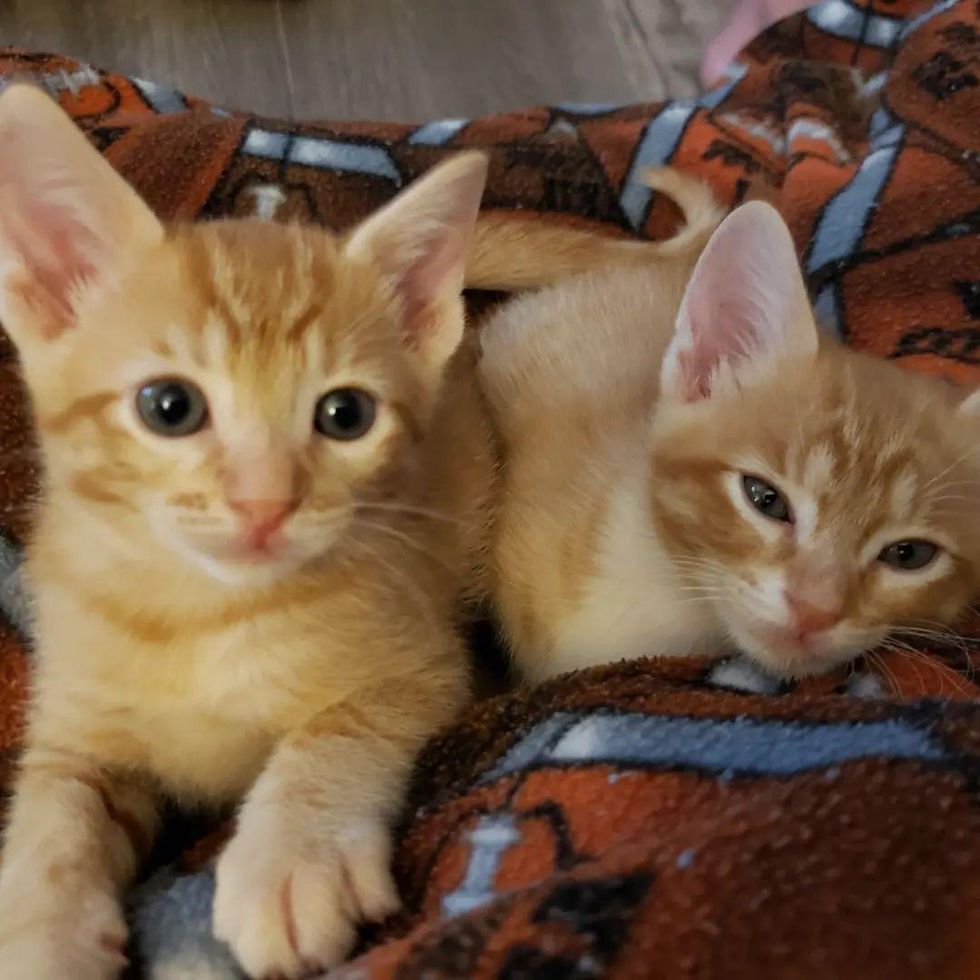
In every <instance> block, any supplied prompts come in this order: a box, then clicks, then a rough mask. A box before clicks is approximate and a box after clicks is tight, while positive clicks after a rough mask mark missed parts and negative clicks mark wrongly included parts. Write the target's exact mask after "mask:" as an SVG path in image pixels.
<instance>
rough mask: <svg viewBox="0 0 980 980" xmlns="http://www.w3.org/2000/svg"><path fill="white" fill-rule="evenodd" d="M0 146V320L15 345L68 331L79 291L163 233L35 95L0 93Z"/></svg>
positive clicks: (23, 89) (21, 89)
mask: <svg viewBox="0 0 980 980" xmlns="http://www.w3.org/2000/svg"><path fill="white" fill-rule="evenodd" d="M0 147H2V152H0V319H2V320H3V325H4V327H5V328H6V329H7V330H8V332H9V333H10V334H11V336H12V337H13V339H14V341H15V343H16V344H17V346H18V347H21V348H23V347H24V346H26V345H31V344H34V343H36V342H38V341H41V340H50V339H53V338H54V337H57V336H59V335H60V334H61V333H62V332H63V331H64V330H66V329H68V328H70V327H72V326H74V325H75V321H76V316H75V306H76V301H77V299H78V295H79V292H80V291H81V290H83V289H86V288H88V287H91V286H99V285H104V284H107V283H108V282H110V281H111V280H112V278H113V276H114V275H115V274H116V273H117V272H118V270H119V268H120V266H121V265H122V264H123V263H124V262H125V261H127V260H128V259H129V257H130V256H131V255H132V254H133V253H134V252H135V251H136V250H137V249H139V247H140V246H143V245H148V244H150V243H153V242H156V241H159V240H160V239H161V238H162V237H163V228H162V226H161V225H160V222H159V221H157V219H156V218H155V217H154V215H153V214H152V212H151V211H150V209H149V208H148V207H147V206H146V205H145V204H144V203H143V201H142V200H141V199H140V198H139V196H138V195H137V194H136V192H135V191H133V189H132V188H131V187H130V186H129V185H128V184H127V183H126V181H125V180H123V178H122V177H120V176H119V174H117V173H116V171H115V170H113V168H112V166H111V165H110V164H109V163H108V162H107V161H106V160H104V159H103V158H102V156H101V155H100V154H99V153H98V151H97V150H96V149H95V148H94V147H92V146H91V145H90V144H89V142H88V140H87V139H86V138H85V137H84V136H83V135H82V133H81V132H80V131H79V130H78V128H77V127H76V126H75V124H74V123H73V122H72V121H71V119H70V118H69V117H68V116H67V115H66V114H65V113H64V112H63V111H62V110H61V109H60V108H59V107H58V105H57V104H56V103H55V102H54V101H53V100H52V99H51V98H50V97H49V96H47V95H46V94H45V93H44V92H42V91H41V90H40V89H37V88H34V87H33V86H29V85H23V84H16V85H11V86H10V87H9V88H7V89H6V90H5V91H4V92H3V94H2V95H0Z"/></svg>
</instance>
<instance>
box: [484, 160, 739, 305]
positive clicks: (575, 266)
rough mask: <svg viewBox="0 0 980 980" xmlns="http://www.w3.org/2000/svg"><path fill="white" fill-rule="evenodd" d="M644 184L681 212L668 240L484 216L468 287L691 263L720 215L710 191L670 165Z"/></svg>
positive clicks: (647, 175) (536, 283) (541, 282)
mask: <svg viewBox="0 0 980 980" xmlns="http://www.w3.org/2000/svg"><path fill="white" fill-rule="evenodd" d="M642 179H643V183H644V184H646V186H647V187H650V188H651V189H652V190H655V191H658V192H660V193H662V194H666V195H667V196H668V197H669V198H671V200H673V201H674V203H675V204H677V206H678V207H679V208H680V210H681V213H682V214H683V217H684V224H683V225H682V226H681V228H680V230H679V231H678V232H677V234H676V235H674V236H673V237H671V238H668V239H666V240H665V241H660V242H641V241H632V240H622V239H615V238H608V237H606V236H605V235H602V234H599V233H597V232H591V231H580V230H578V229H575V228H567V227H564V228H563V227H556V226H555V225H552V224H550V223H549V222H547V221H546V220H541V219H540V218H531V217H527V218H525V217H520V216H517V215H515V214H513V213H512V212H498V213H494V212H490V213H486V212H484V213H483V214H481V216H480V219H479V221H478V222H477V225H476V233H475V236H474V239H473V246H472V248H471V250H470V254H469V259H468V261H467V266H466V285H467V286H468V287H469V288H472V289H500V290H505V291H511V290H517V289H536V288H540V287H543V286H549V285H551V284H552V283H554V282H557V281H558V280H560V279H564V278H567V277H568V276H573V275H577V274H579V273H583V272H588V271H590V270H592V269H596V268H599V267H601V266H606V265H645V264H648V263H655V262H657V261H660V260H664V259H670V260H672V261H676V260H677V259H681V260H684V259H686V260H688V261H690V262H691V263H692V264H693V262H694V260H695V259H697V257H698V255H700V253H701V250H702V249H703V248H704V246H705V244H706V243H707V241H708V239H709V238H710V237H711V233H712V232H713V231H714V230H715V228H716V227H717V226H718V224H719V223H720V222H721V219H722V218H723V217H724V216H725V210H724V208H723V207H722V206H721V205H720V204H719V203H718V201H717V199H716V198H715V196H714V193H713V192H712V190H711V188H710V187H709V186H708V185H707V184H706V183H704V182H703V181H702V180H700V179H698V178H696V177H691V176H690V175H688V174H685V173H682V172H681V171H679V170H675V169H672V168H670V167H662V168H657V169H649V170H647V171H645V172H644V174H643V178H642Z"/></svg>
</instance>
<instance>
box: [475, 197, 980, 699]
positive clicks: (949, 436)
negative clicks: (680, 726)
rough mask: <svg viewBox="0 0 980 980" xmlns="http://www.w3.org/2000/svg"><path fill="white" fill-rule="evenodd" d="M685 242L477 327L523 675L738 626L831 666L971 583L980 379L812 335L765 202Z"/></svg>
mask: <svg viewBox="0 0 980 980" xmlns="http://www.w3.org/2000/svg"><path fill="white" fill-rule="evenodd" d="M708 193H709V192H708V191H707V190H706V189H702V190H701V196H702V198H703V197H705V195H708ZM720 217H721V214H720V212H719V211H718V210H717V209H716V208H715V209H712V208H711V207H710V206H709V205H707V204H705V206H703V207H702V208H701V210H700V212H699V215H698V217H697V218H696V222H697V221H704V220H708V221H709V228H710V227H713V226H714V225H715V224H717V222H718V221H719V219H720ZM689 220H690V213H689ZM695 258H696V252H691V253H690V254H689V255H688V256H687V257H685V256H684V255H683V254H681V255H679V256H678V259H677V261H676V263H675V264H674V266H673V268H672V269H670V268H669V267H667V266H661V267H658V270H657V273H656V274H651V273H650V272H649V271H646V270H644V269H642V268H620V269H614V270H606V271H602V272H597V273H593V274H591V275H586V276H582V277H579V278H577V279H573V280H569V281H567V282H565V283H562V284H559V285H557V286H555V287H553V288H551V289H549V290H545V291H542V292H540V293H537V294H534V295H529V296H526V297H523V298H520V299H518V300H516V301H514V302H512V303H511V304H510V305H509V306H507V307H505V308H504V309H503V310H501V311H500V312H499V313H498V314H496V316H495V317H494V318H493V319H491V320H490V321H489V322H488V323H487V324H486V325H485V327H484V330H483V333H482V345H483V357H482V362H481V367H480V371H481V375H482V380H483V384H484V387H485V390H486V393H487V395H488V398H489V401H490V403H491V406H492V410H493V416H494V420H495V422H496V424H497V426H498V427H499V432H500V437H501V442H502V447H503V453H504V457H505V459H506V466H505V468H504V477H503V486H502V487H501V492H500V495H499V500H500V511H499V514H498V517H497V521H496V535H497V540H496V544H495V547H494V553H495V559H494V564H495V575H496V583H495V586H494V589H495V592H496V601H497V609H498V613H499V616H500V618H501V620H502V625H503V628H504V631H505V634H506V636H507V638H508V640H509V643H510V646H511V648H512V651H513V655H514V657H515V659H516V662H517V665H518V667H519V668H520V670H521V672H522V673H523V674H524V675H525V676H526V677H527V678H528V679H530V680H532V681H540V680H542V679H544V678H547V677H550V676H552V675H555V674H558V673H560V672H563V671H567V670H572V669H575V668H579V667H585V666H588V665H591V664H595V663H600V662H608V661H613V660H617V659H620V658H629V657H637V656H641V655H653V656H671V655H680V654H689V653H690V654H705V653H706V654H720V653H722V652H724V651H726V650H729V649H731V648H732V647H734V648H737V649H740V650H741V651H743V652H744V653H746V654H748V655H749V656H750V657H752V658H754V660H756V661H757V662H758V663H759V664H760V665H762V666H763V667H764V668H765V669H766V670H768V671H770V672H774V673H776V674H780V675H784V676H786V675H793V676H798V675H805V674H811V673H817V672H822V671H825V670H828V669H830V668H832V667H834V666H836V665H838V664H841V663H842V662H845V661H847V660H849V659H851V658H853V657H855V656H856V655H858V654H860V653H862V652H864V651H867V650H869V649H870V648H872V647H875V646H877V645H879V644H881V643H884V642H886V641H887V640H888V639H889V638H890V637H891V636H892V634H893V633H894V632H896V631H899V630H901V629H902V628H910V629H913V630H914V629H915V628H925V629H929V630H933V629H935V628H936V627H942V626H944V625H945V624H950V623H952V622H953V621H954V620H955V619H956V618H957V617H958V615H959V614H961V613H962V612H963V610H964V608H965V606H966V605H967V603H968V601H969V600H970V598H971V597H972V596H973V595H974V594H975V593H976V592H977V590H978V585H980V507H978V503H980V494H978V486H980V453H978V451H977V444H976V440H977V431H978V415H980V394H977V395H972V396H970V397H964V395H963V393H962V392H958V391H956V390H954V389H953V388H951V387H950V386H947V385H945V384H943V383H942V382H938V381H936V380H934V379H930V378H927V377H923V376H917V375H914V374H909V373H907V372H905V371H902V370H900V369H899V368H897V367H896V366H895V365H893V364H891V363H889V362H887V361H883V360H878V359H874V358H871V357H868V356H864V355H861V354H858V353H855V352H853V351H849V350H847V349H846V348H843V347H841V346H839V345H838V344H836V343H832V342H830V341H829V340H819V341H818V331H817V326H816V323H815V321H814V316H813V312H812V309H811V307H810V304H809V302H808V300H807V295H806V291H805V287H804V284H803V279H802V276H801V273H800V268H799V265H798V263H797V259H796V255H795V252H794V248H793V242H792V240H791V238H790V235H789V233H788V231H787V229H786V226H785V225H784V223H783V221H782V219H781V218H780V216H779V215H778V213H777V212H776V211H775V210H773V209H772V208H771V207H769V206H768V205H766V204H763V203H760V202H754V203H750V204H746V205H744V206H743V207H741V208H739V209H738V210H736V211H735V212H734V213H733V214H731V215H730V216H729V217H728V218H727V219H725V220H724V221H723V222H722V223H721V224H720V227H718V228H717V230H716V231H715V232H714V234H713V235H712V237H711V239H710V242H709V244H708V245H707V247H706V248H705V250H704V251H703V254H701V256H700V259H699V260H698V261H697V265H696V267H695V268H694V270H693V274H692V272H691V267H692V265H693V263H694V259H695Z"/></svg>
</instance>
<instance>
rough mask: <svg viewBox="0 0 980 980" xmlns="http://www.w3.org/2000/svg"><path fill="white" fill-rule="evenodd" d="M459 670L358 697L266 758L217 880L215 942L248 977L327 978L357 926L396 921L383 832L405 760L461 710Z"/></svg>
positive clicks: (398, 795)
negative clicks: (323, 974)
mask: <svg viewBox="0 0 980 980" xmlns="http://www.w3.org/2000/svg"><path fill="white" fill-rule="evenodd" d="M461 666H462V659H461V658H460V665H459V666H455V665H454V667H453V676H452V677H451V678H448V680H449V683H442V684H440V685H438V686H436V685H434V684H432V683H424V682H422V681H421V680H410V681H403V680H393V681H392V682H391V683H390V684H389V685H386V686H385V687H384V688H383V689H382V688H381V687H380V686H379V687H377V688H374V689H372V690H370V691H365V692H362V693H361V694H360V695H359V696H358V697H356V698H353V699H351V700H348V701H347V702H345V703H343V704H340V705H337V706H336V707H334V708H332V709H330V710H328V711H326V712H324V713H323V714H322V715H320V716H318V717H316V718H314V719H313V720H312V721H310V722H309V723H308V724H306V725H304V726H302V728H300V729H299V730H297V731H295V732H293V733H292V734H291V735H290V736H288V737H287V738H286V739H285V740H284V741H283V743H282V744H281V745H280V747H279V748H278V749H277V751H276V752H275V753H274V755H273V757H272V759H271V760H270V762H269V765H268V766H267V768H266V770H265V772H264V773H263V774H262V775H261V776H260V777H259V779H258V780H257V782H256V784H255V786H254V787H253V789H252V791H251V793H250V794H249V795H248V797H247V799H246V801H245V803H244V805H243V807H242V810H241V813H240V816H239V821H238V830H237V832H236V834H235V836H234V837H233V838H232V840H231V842H230V843H229V845H228V847H227V848H226V849H225V851H224V853H223V854H222V856H221V858H220V859H219V861H218V868H217V892H216V895H215V902H214V928H215V934H216V935H217V936H218V938H219V939H223V940H225V941H226V942H227V943H229V945H230V946H231V948H232V950H233V952H234V953H235V955H236V956H237V958H238V960H239V962H240V963H241V965H242V966H243V967H244V969H245V970H246V972H247V973H248V974H249V975H250V976H252V977H268V976H282V977H287V978H294V977H301V976H305V975H307V974H308V973H312V972H316V971H318V970H322V969H326V968H328V967H330V966H332V965H333V964H335V963H337V962H339V961H340V960H342V959H343V958H344V957H345V956H346V955H347V954H348V953H349V951H350V949H351V947H352V945H353V943H354V939H355V929H356V927H357V925H358V923H360V922H362V921H365V920H374V921H377V920H381V919H383V918H385V916H387V915H388V914H390V913H391V912H393V911H395V910H396V909H397V907H398V904H399V902H398V893H397V891H396V889H395V884H394V881H393V880H392V877H391V871H390V869H389V858H390V852H391V825H392V823H393V821H394V819H395V817H396V815H397V812H398V809H399V807H400V805H401V803H402V798H403V793H404V788H405V784H406V782H407V779H408V775H409V772H410V769H411V766H412V763H413V760H414V759H415V756H416V754H417V753H418V751H419V750H420V748H421V747H422V744H423V743H424V741H425V739H426V738H427V737H428V736H429V735H430V734H431V733H432V732H433V731H434V730H435V729H436V728H437V727H438V726H439V725H441V724H443V723H444V722H446V721H447V720H448V719H449V718H450V717H451V716H452V714H453V713H454V712H455V710H456V709H457V708H458V707H459V706H460V705H461V703H462V701H463V698H464V696H465V688H466V684H465V679H464V678H463V676H462V670H461ZM430 669H432V668H431V667H430Z"/></svg>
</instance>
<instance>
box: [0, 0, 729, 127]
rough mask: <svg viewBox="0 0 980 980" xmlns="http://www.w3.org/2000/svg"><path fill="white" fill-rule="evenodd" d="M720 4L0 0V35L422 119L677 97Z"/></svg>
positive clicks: (337, 108)
mask: <svg viewBox="0 0 980 980" xmlns="http://www.w3.org/2000/svg"><path fill="white" fill-rule="evenodd" d="M726 3H727V0H166V2H160V0H0V39H2V41H3V42H4V43H9V44H17V45H21V46H24V47H32V48H39V49H43V50H52V51H60V52H64V53H66V54H70V55H74V56H76V57H79V58H81V59H83V60H86V61H89V62H91V63H93V64H97V65H100V66H104V67H111V68H116V69H119V70H121V71H125V72H128V73H135V74H139V75H142V76H143V77H146V78H151V79H154V80H156V81H162V82H166V83H172V84H174V85H176V86H178V87H180V88H183V89H184V90H186V91H188V92H193V93H195V94H199V95H202V96H204V97H206V98H210V99H212V100H214V101H216V102H218V103H219V104H222V105H225V106H228V107H234V108H246V109H251V110H254V111H258V112H261V113H266V114H270V115H295V116H298V117H307V118H330V117H333V118H374V119H425V118H431V117H438V116H472V115H476V114H481V113H486V112H492V111H494V110H497V109H505V108H519V107H521V106H525V105H534V104H541V103H548V102H559V101H589V102H591V101H602V102H605V101H612V102H616V101H634V100H642V101H646V100H651V99H659V98H663V97H665V96H666V95H667V94H668V92H669V93H671V94H677V95H680V94H687V93H689V92H691V91H693V90H694V89H695V87H696V66H697V59H698V56H699V54H700V51H701V49H702V48H703V45H704V43H705V41H706V40H707V39H708V37H710V35H711V34H712V33H713V32H714V31H715V30H716V29H717V26H718V23H719V21H720V19H721V11H722V8H723V7H724V6H725V4H726Z"/></svg>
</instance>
